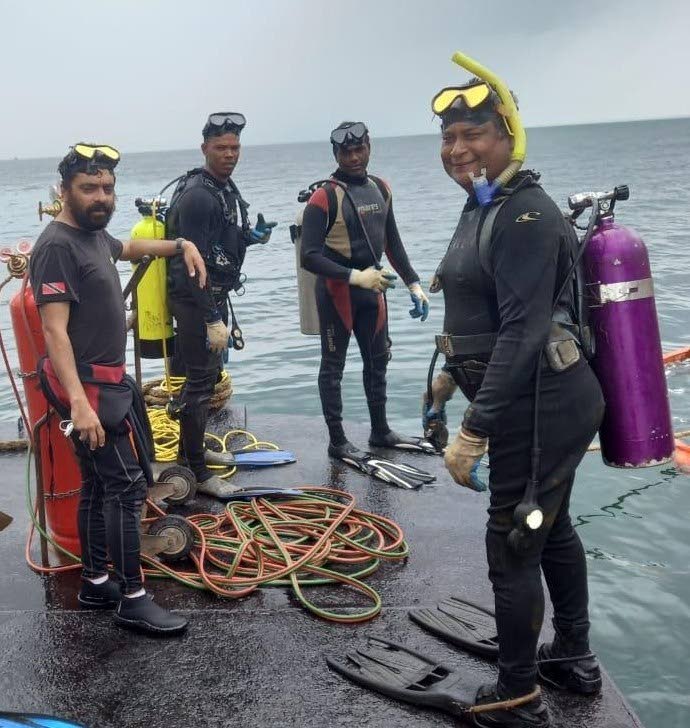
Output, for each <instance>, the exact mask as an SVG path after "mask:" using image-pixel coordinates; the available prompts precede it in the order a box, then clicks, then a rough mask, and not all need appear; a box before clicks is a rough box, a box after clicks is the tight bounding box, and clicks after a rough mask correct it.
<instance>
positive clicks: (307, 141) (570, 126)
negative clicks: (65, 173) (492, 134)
mask: <svg viewBox="0 0 690 728" xmlns="http://www.w3.org/2000/svg"><path fill="white" fill-rule="evenodd" d="M688 120H690V116H672V117H655V118H651V119H629V120H625V119H623V120H618V121H592V122H587V123H580V124H549V125H544V126H528V127H527V128H526V129H527V131H528V132H529V131H531V130H534V129H576V128H579V127H587V126H613V125H616V124H648V123H649V122H652V121H657V122H670V121H688ZM428 136H437V133H431V134H394V135H392V136H377V137H375V138H376V139H413V138H414V137H428ZM323 143H324V140H323V139H304V140H299V141H294V142H273V143H270V144H244V145H243V147H244V148H245V149H249V148H252V149H253V148H261V147H287V146H292V145H293V144H323ZM121 151H122V154H123V155H127V156H134V155H138V154H170V153H178V152H195V151H198V147H187V148H185V149H154V150H139V151H136V152H135V151H129V150H127V149H123V150H121ZM41 159H48V160H55V159H60V156H57V155H56V156H54V157H4V158H0V164H1V163H4V162H33V161H38V160H41Z"/></svg>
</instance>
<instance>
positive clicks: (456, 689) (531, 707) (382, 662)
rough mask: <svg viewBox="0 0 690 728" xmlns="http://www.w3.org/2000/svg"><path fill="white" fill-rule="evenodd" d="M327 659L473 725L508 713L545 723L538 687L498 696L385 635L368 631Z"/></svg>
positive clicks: (537, 726)
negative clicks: (358, 643)
mask: <svg viewBox="0 0 690 728" xmlns="http://www.w3.org/2000/svg"><path fill="white" fill-rule="evenodd" d="M326 661H327V662H328V665H329V667H330V668H331V669H332V670H335V671H336V672H338V673H340V674H341V675H343V676H344V677H346V678H348V679H349V680H352V681H353V682H355V683H357V684H359V685H362V686H363V687H366V688H369V689H370V690H375V691H376V692H379V693H382V694H383V695H388V696H389V697H391V698H395V699H396V700H403V701H405V702H406V703H412V704H414V705H421V706H423V707H428V708H435V709H437V710H442V711H443V712H445V713H448V714H450V715H452V716H454V717H456V718H461V719H463V720H465V721H468V722H474V724H475V725H479V726H485V725H486V726H490V725H495V726H502V725H508V723H503V722H494V718H500V717H502V716H504V715H507V717H508V719H509V720H511V721H512V720H515V719H519V718H520V717H521V715H520V713H523V717H525V719H526V720H528V721H529V722H525V723H524V725H529V726H533V727H534V728H548V726H549V718H548V713H547V710H546V706H544V705H543V704H542V703H541V700H540V693H541V691H540V688H539V687H537V688H536V689H535V690H534V691H533V692H531V693H529V694H528V695H524V696H521V697H519V698H514V699H511V700H502V699H501V698H499V697H498V696H497V695H496V694H495V690H494V688H493V686H488V685H483V686H482V685H479V684H478V683H479V681H478V680H475V681H474V682H473V681H472V680H471V679H468V678H467V676H465V675H464V674H462V673H461V672H459V671H458V670H455V669H453V668H452V667H449V666H447V665H445V664H443V663H442V662H439V661H438V660H435V659H434V658H431V657H427V656H426V655H423V654H421V653H420V652H416V651H415V650H411V649H409V648H408V647H405V646H403V645H400V644H397V643H395V642H391V641H389V640H385V639H379V638H376V637H369V638H368V640H367V643H366V644H365V645H363V646H362V647H359V648H357V649H356V650H354V651H352V652H348V653H347V655H346V660H345V661H341V660H336V659H334V658H332V657H327V658H326ZM484 714H486V715H487V716H488V715H490V714H493V715H492V716H491V718H489V719H488V720H489V722H487V723H484V722H483V721H482V716H483V715H484ZM510 724H511V725H512V724H513V723H510ZM514 725H520V723H517V722H515V723H514Z"/></svg>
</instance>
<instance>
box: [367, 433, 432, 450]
mask: <svg viewBox="0 0 690 728" xmlns="http://www.w3.org/2000/svg"><path fill="white" fill-rule="evenodd" d="M369 444H370V445H371V446H372V447H385V448H389V449H391V450H408V451H410V452H423V453H427V454H430V455H434V454H435V453H436V448H434V446H433V445H432V444H431V443H430V442H429V441H428V440H425V439H424V438H423V437H406V436H405V435H399V434H398V433H397V432H393V430H388V432H386V433H384V434H381V433H379V432H372V433H371V435H370V436H369Z"/></svg>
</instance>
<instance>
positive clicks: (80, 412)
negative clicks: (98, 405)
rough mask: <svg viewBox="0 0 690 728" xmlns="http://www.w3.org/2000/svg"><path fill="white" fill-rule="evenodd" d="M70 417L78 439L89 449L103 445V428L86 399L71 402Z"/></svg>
mask: <svg viewBox="0 0 690 728" xmlns="http://www.w3.org/2000/svg"><path fill="white" fill-rule="evenodd" d="M71 417H72V424H73V425H74V429H75V430H76V431H77V432H78V433H79V439H80V440H81V441H82V442H83V443H84V444H85V445H88V446H89V448H90V449H91V450H95V449H96V448H97V447H103V445H105V430H104V429H103V426H102V425H101V421H100V420H99V419H98V415H97V414H96V413H95V412H94V410H93V407H91V405H90V404H89V403H88V402H87V401H86V400H83V401H78V402H76V403H74V404H72V409H71Z"/></svg>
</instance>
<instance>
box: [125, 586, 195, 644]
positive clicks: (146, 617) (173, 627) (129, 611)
mask: <svg viewBox="0 0 690 728" xmlns="http://www.w3.org/2000/svg"><path fill="white" fill-rule="evenodd" d="M113 619H114V620H115V622H116V623H117V624H119V625H121V626H123V627H127V628H128V629H134V630H137V631H139V632H145V633H148V634H155V635H174V634H179V633H180V632H184V630H186V629H187V624H188V622H187V620H186V619H185V618H184V617H183V616H181V615H179V614H173V613H172V612H169V611H168V610H167V609H163V607H159V606H158V605H157V604H156V603H155V602H154V601H153V600H152V599H150V597H149V595H148V594H142V595H141V596H140V597H134V598H131V597H122V599H121V600H120V603H119V604H118V606H117V610H116V611H115V613H114V614H113Z"/></svg>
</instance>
